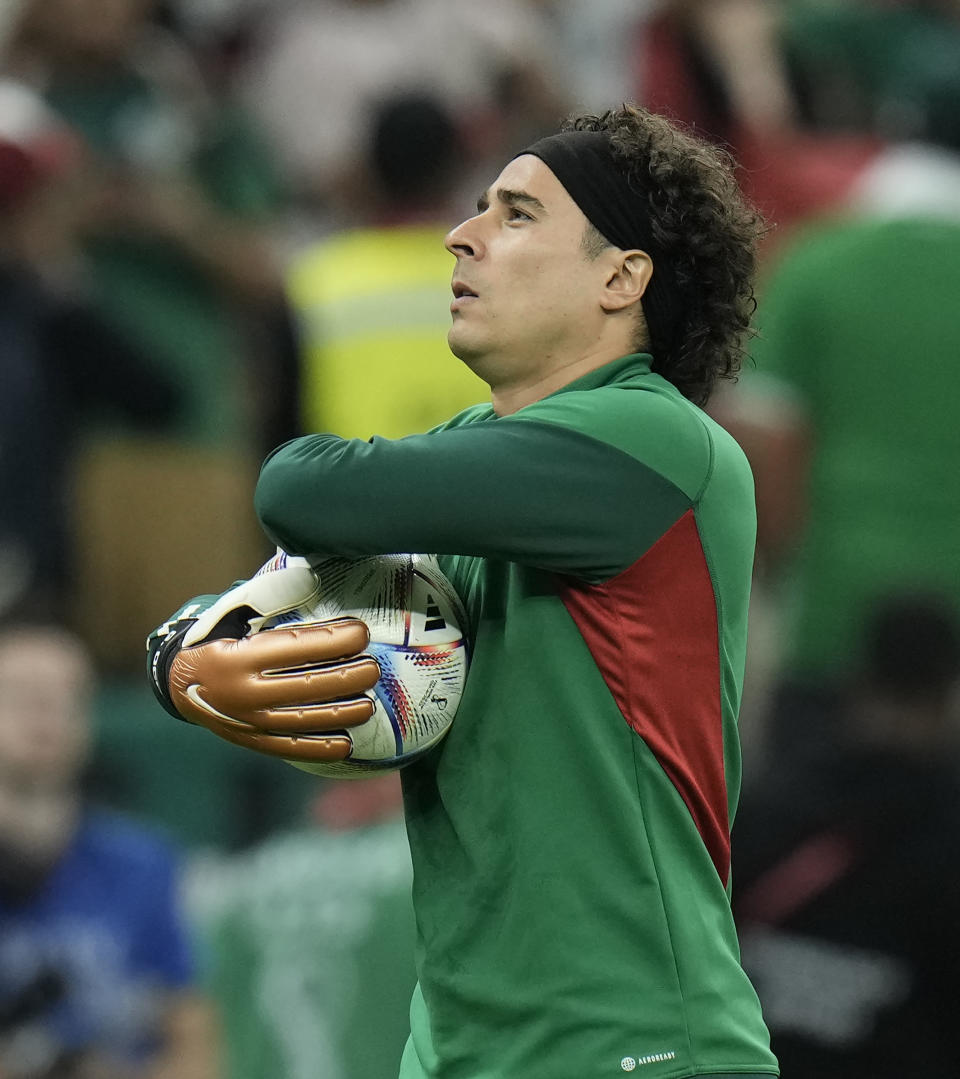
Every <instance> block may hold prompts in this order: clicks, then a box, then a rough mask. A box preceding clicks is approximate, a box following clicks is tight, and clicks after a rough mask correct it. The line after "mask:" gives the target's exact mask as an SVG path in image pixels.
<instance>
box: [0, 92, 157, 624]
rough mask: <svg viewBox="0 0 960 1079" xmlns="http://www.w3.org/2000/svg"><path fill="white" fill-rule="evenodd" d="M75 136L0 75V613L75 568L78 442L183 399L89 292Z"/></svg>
mask: <svg viewBox="0 0 960 1079" xmlns="http://www.w3.org/2000/svg"><path fill="white" fill-rule="evenodd" d="M88 180H89V177H88V176H87V175H86V163H85V160H84V155H83V152H82V147H81V145H80V142H79V140H78V139H77V138H76V137H75V136H74V135H73V133H72V132H71V131H70V130H69V128H67V127H66V126H65V125H64V124H62V123H60V122H59V121H58V120H57V119H56V117H55V116H54V115H53V113H52V112H51V111H50V110H49V109H48V108H47V107H46V106H45V105H44V104H43V102H42V100H41V99H40V98H39V97H37V96H36V95H35V94H34V93H33V92H32V91H30V90H29V89H28V88H27V87H25V86H23V85H22V84H19V83H17V82H14V81H13V80H9V79H7V80H0V384H2V385H3V393H2V394H0V611H3V610H4V609H6V608H7V607H9V606H10V605H12V604H13V603H15V602H16V600H17V598H18V597H19V596H20V595H22V594H23V593H25V592H26V591H28V590H31V589H32V590H34V591H37V590H39V589H40V587H41V585H42V586H43V587H44V588H45V589H46V590H47V591H48V592H50V593H52V594H53V595H55V596H56V597H57V599H58V601H59V602H60V603H61V604H62V602H63V594H64V593H65V592H66V591H68V588H69V581H70V580H71V578H72V574H73V572H74V571H75V569H76V559H75V551H74V545H73V535H72V528H71V514H70V497H69V495H70V490H71V483H72V479H73V470H72V466H73V458H74V454H75V452H76V448H77V436H78V434H79V431H80V429H81V428H82V426H83V424H84V423H86V422H89V421H90V419H91V417H92V416H94V415H97V414H104V413H112V415H113V416H114V417H117V418H123V419H126V420H128V421H130V422H131V423H133V424H135V425H137V426H139V427H151V426H152V427H156V426H157V425H159V424H162V423H163V422H165V421H168V420H169V419H170V417H171V415H172V413H173V412H174V409H175V406H176V403H177V396H176V392H175V390H174V387H173V385H172V383H171V381H170V379H169V378H167V377H165V376H164V375H163V373H162V372H160V371H157V370H155V368H154V367H153V366H152V365H151V364H150V363H149V361H148V360H147V359H146V358H145V357H144V356H143V355H142V353H141V352H140V351H139V350H137V349H136V348H135V347H134V346H133V345H132V344H131V342H130V341H129V339H127V338H126V337H125V336H124V335H123V334H121V333H118V332H117V331H116V330H115V329H114V328H113V327H112V326H111V325H110V324H109V323H107V322H106V321H105V320H104V319H103V318H102V317H101V316H100V314H99V312H98V311H97V310H96V308H95V307H94V306H93V305H92V303H91V301H90V297H89V296H88V295H87V294H86V293H85V292H84V291H83V288H82V270H81V267H80V265H79V264H78V243H79V235H80V231H81V229H82V228H83V226H84V224H85V221H86V215H87V213H88V212H89V208H90V202H91V192H90V185H89V182H88Z"/></svg>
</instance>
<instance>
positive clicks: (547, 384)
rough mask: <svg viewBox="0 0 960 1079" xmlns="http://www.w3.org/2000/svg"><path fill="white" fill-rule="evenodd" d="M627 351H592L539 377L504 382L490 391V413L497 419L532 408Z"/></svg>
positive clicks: (554, 367) (628, 350)
mask: <svg viewBox="0 0 960 1079" xmlns="http://www.w3.org/2000/svg"><path fill="white" fill-rule="evenodd" d="M629 352H630V349H629V348H624V350H623V351H622V352H610V351H608V350H602V351H601V350H596V351H593V352H590V353H587V354H586V355H581V356H579V357H577V358H576V359H573V360H570V361H569V362H567V363H558V364H554V365H552V366H551V367H550V368H549V370H548V371H547V372H546V373H544V374H542V375H541V376H539V377H531V378H527V379H524V380H522V381H519V382H515V383H507V384H503V383H501V384H500V385H497V386H491V388H490V400H491V402H492V404H493V411H494V412H495V413H496V414H497V415H498V416H512V415H513V413H514V412H519V410H520V409H521V408H526V407H527V405H532V404H533V403H534V402H535V401H542V400H543V398H544V397H549V396H550V395H551V394H552V393H556V392H557V390H562V389H563V387H564V386H569V385H570V383H571V382H576V381H577V379H578V378H583V376H584V375H588V374H590V372H591V371H596V370H597V368H599V367H603V366H605V365H606V364H608V363H612V362H613V361H614V360H617V359H619V358H620V357H621V356H626V355H627V354H628V353H629Z"/></svg>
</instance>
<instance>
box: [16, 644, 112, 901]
mask: <svg viewBox="0 0 960 1079" xmlns="http://www.w3.org/2000/svg"><path fill="white" fill-rule="evenodd" d="M93 684H94V681H93V669H92V666H91V662H90V658H89V656H88V654H87V651H86V649H85V647H84V646H83V644H82V643H81V641H80V640H79V639H78V638H77V637H75V636H74V635H73V634H71V633H70V632H69V631H67V630H66V629H64V628H62V627H60V626H57V625H54V624H40V623H37V624H35V625H31V624H29V623H11V624H7V625H5V626H3V627H2V628H0V893H2V894H4V895H5V896H9V895H11V894H14V895H20V894H23V893H25V892H29V891H30V890H31V889H32V888H33V887H35V886H36V885H37V884H38V883H39V881H40V880H42V879H43V877H44V876H45V875H46V874H47V873H48V872H49V871H50V869H51V868H52V866H53V865H54V863H55V862H56V860H57V859H58V858H59V857H60V855H61V853H62V852H63V850H64V848H65V847H66V845H67V843H68V842H69V840H70V838H71V836H72V834H73V830H74V828H75V825H76V820H77V814H78V811H79V804H80V775H81V771H82V769H83V767H84V764H85V763H86V759H87V754H88V752H89V748H90V739H91V730H90V711H89V709H90V703H91V693H92V690H93Z"/></svg>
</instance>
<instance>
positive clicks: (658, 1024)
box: [153, 106, 777, 1079]
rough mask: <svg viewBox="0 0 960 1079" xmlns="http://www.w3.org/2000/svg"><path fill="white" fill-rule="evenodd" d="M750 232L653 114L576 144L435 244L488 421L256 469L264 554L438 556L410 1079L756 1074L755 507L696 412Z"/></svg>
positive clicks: (608, 117) (345, 700)
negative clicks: (751, 802) (742, 950)
mask: <svg viewBox="0 0 960 1079" xmlns="http://www.w3.org/2000/svg"><path fill="white" fill-rule="evenodd" d="M761 227H762V223H761V221H760V220H759V218H758V217H757V215H756V214H755V213H754V212H753V211H752V210H751V209H750V208H749V207H747V206H746V205H745V204H744V202H743V200H742V198H741V196H740V193H739V191H738V188H737V185H736V183H735V181H734V178H733V173H732V169H731V166H730V162H729V161H728V160H726V158H725V157H724V155H723V154H721V153H720V152H718V151H717V150H715V149H713V148H711V147H709V146H707V145H706V144H704V143H702V142H700V141H699V140H697V139H695V138H693V137H692V136H690V135H689V134H687V133H685V132H683V131H681V130H680V129H678V128H676V127H674V126H672V125H671V124H670V123H668V122H667V121H665V120H664V119H663V118H661V117H658V116H655V115H652V114H650V113H648V112H646V111H644V110H642V109H639V108H635V107H627V106H624V107H623V108H620V109H617V110H613V111H611V112H608V113H606V114H605V115H603V116H593V117H580V118H578V119H576V120H574V121H572V122H569V123H568V124H566V125H565V126H564V129H563V130H562V131H561V132H559V133H557V134H555V135H551V136H549V137H547V138H544V139H542V140H540V141H539V142H537V143H535V144H534V145H532V146H531V147H529V148H528V149H527V150H525V151H523V152H522V153H520V154H519V155H517V156H516V157H515V158H514V159H513V160H512V161H510V162H509V163H508V164H507V166H506V167H505V168H504V170H503V171H502V172H501V174H500V175H499V177H497V179H496V180H495V181H494V182H493V184H492V185H491V186H490V188H489V189H488V190H487V191H486V192H484V194H483V195H482V196H481V198H480V200H479V203H478V207H477V213H476V215H475V216H473V217H471V218H470V219H469V220H467V221H464V222H463V223H462V224H460V225H458V226H457V227H456V228H455V229H453V230H452V231H451V232H450V233H449V234H448V236H447V240H446V243H447V247H448V249H449V250H450V252H451V253H452V254H453V255H454V256H455V258H456V267H455V269H454V271H453V295H454V299H453V303H452V304H451V310H452V315H453V324H452V327H451V329H450V332H449V338H448V339H449V343H450V347H451V349H452V351H453V352H454V353H455V355H457V356H458V357H460V358H461V359H462V360H463V361H464V362H465V363H466V364H468V365H469V366H470V367H471V369H472V370H474V371H475V372H476V373H477V374H479V375H480V376H481V377H482V378H483V379H484V380H485V381H486V382H487V383H488V384H489V386H490V388H491V395H492V402H491V404H490V405H478V406H475V407H474V408H471V409H468V410H467V411H465V412H463V413H461V414H460V415H458V416H456V417H455V418H454V419H452V420H451V421H449V422H448V423H447V424H445V425H444V426H442V427H441V428H438V429H436V430H434V431H431V432H429V433H427V434H424V435H416V436H413V437H409V438H405V439H400V440H398V441H389V440H384V439H379V438H373V439H371V440H370V441H369V442H365V441H361V440H352V441H347V440H344V439H341V438H338V437H337V436H336V435H333V434H314V435H309V436H307V437H305V438H301V439H297V440H295V441H293V442H291V443H288V444H287V445H285V446H283V447H281V448H280V449H279V450H277V451H276V452H275V453H274V454H273V455H272V456H271V457H270V458H269V459H268V460H267V462H266V464H265V465H264V468H263V471H262V473H261V477H260V481H259V484H258V487H257V492H256V507H257V510H258V513H259V515H260V519H261V521H262V523H263V525H264V528H265V530H266V531H267V533H268V535H269V536H270V537H271V538H272V539H273V540H274V541H275V542H277V543H278V544H279V545H280V546H281V547H282V548H284V549H285V550H286V551H289V552H292V553H295V554H302V555H314V554H325V555H340V556H346V557H360V556H366V555H374V554H379V553H385V552H391V551H421V552H434V553H438V554H439V555H440V556H441V559H440V560H441V565H442V566H443V568H444V571H445V572H446V573H447V575H448V576H449V577H450V579H451V580H452V581H453V583H454V585H455V586H456V588H457V590H458V591H459V593H460V595H461V597H462V598H463V600H464V602H465V604H466V607H467V610H468V613H469V621H470V632H471V638H472V647H473V652H472V663H471V670H470V675H469V678H468V681H467V687H466V691H465V694H464V697H463V701H462V705H461V707H460V710H459V712H458V714H457V717H456V720H455V722H454V724H453V726H452V728H451V730H450V733H449V735H448V736H447V738H446V739H445V741H444V742H443V743H441V745H440V746H439V747H437V748H436V749H435V750H433V751H431V752H430V753H429V754H428V755H427V756H426V757H424V758H421V759H420V760H419V761H417V762H415V763H413V764H411V765H410V766H409V767H408V768H406V769H405V770H404V772H403V780H404V797H405V812H406V820H407V829H408V834H409V839H410V845H411V850H412V854H413V863H414V872H415V883H414V901H415V904H416V910H417V922H418V934H419V953H418V975H419V986H418V989H417V991H416V993H415V996H414V1000H413V1004H412V1009H411V1022H412V1034H411V1038H410V1040H409V1042H408V1043H407V1047H406V1051H405V1053H404V1056H403V1061H402V1063H401V1068H400V1074H401V1076H402V1079H607V1077H612V1076H615V1075H620V1074H622V1073H624V1072H631V1071H634V1070H642V1072H643V1074H644V1076H659V1077H661V1079H680V1077H689V1076H698V1077H701V1079H703V1077H705V1076H719V1075H721V1074H722V1075H724V1076H729V1075H740V1076H754V1077H759V1076H761V1075H775V1074H777V1063H776V1060H775V1058H774V1057H773V1055H772V1054H771V1052H770V1048H769V1038H768V1035H767V1031H766V1028H765V1026H764V1023H763V1020H762V1017H761V1014H760V1007H759V1004H758V1001H757V998H756V995H755V993H754V991H753V989H752V987H751V986H750V984H749V982H748V980H747V978H746V977H745V975H744V973H743V971H742V969H741V966H740V961H739V953H738V946H737V941H736V936H735V932H734V926H733V919H732V917H731V912H730V903H729V898H728V893H729V883H730V882H729V865H730V826H731V820H732V817H733V813H734V808H735V806H736V802H737V798H738V792H739V782H740V754H739V744H738V739H737V728H736V723H737V710H738V706H739V700H740V689H741V682H742V677H743V667H744V652H745V641H746V622H747V601H748V595H749V588H750V577H751V567H752V559H753V548H754V535H755V515H754V502H753V486H752V480H751V476H750V471H749V468H748V466H747V464H746V461H745V459H744V457H743V455H742V453H741V452H740V450H739V448H738V447H737V445H736V444H735V443H734V441H733V440H732V439H731V438H730V437H729V436H728V435H727V434H726V433H725V432H724V431H723V430H722V429H721V428H720V427H719V426H718V425H716V424H715V423H714V422H712V421H711V420H710V418H709V417H708V416H707V415H706V414H705V413H704V412H703V411H702V410H701V408H700V407H698V406H699V405H702V404H703V403H704V402H705V401H706V399H707V397H708V396H709V393H710V390H711V388H712V387H713V385H714V383H715V381H716V380H717V379H718V378H720V377H723V376H728V375H730V374H732V373H733V372H734V371H735V370H736V369H737V366H738V361H739V355H740V353H739V348H740V340H741V337H742V335H743V334H744V332H745V331H746V330H747V327H748V323H749V319H750V315H751V313H752V308H753V294H752V283H751V282H752V275H753V269H754V245H755V242H756V239H757V237H758V234H759V232H760V230H761ZM358 392H360V391H358ZM367 392H371V393H373V392H375V388H374V387H370V388H368V390H367ZM265 576H266V577H267V578H269V577H270V576H271V575H269V574H267V575H265ZM273 576H276V575H273ZM228 595H229V594H228ZM248 595H249V592H244V590H243V589H241V590H240V591H238V593H237V596H238V599H237V604H236V606H237V607H238V609H239V608H240V607H241V605H242V603H243V602H245V600H244V599H243V597H244V596H248ZM221 602H222V601H221ZM226 605H227V606H229V599H228V600H227V604H226ZM248 614H249V610H248ZM187 624H189V622H188V623H187ZM179 625H180V626H181V627H182V626H183V623H179ZM178 632H180V633H181V637H180V640H182V628H181V630H179V631H178V630H177V628H176V625H175V626H174V627H173V628H172V629H171V631H170V632H169V633H167V634H166V635H165V636H161V637H160V638H156V639H155V644H154V646H153V653H154V656H155V663H154V665H153V671H154V677H155V681H156V683H157V685H158V690H159V692H160V695H161V697H162V698H163V699H164V700H165V701H166V703H167V704H168V705H171V706H172V705H173V704H175V705H176V706H177V707H179V708H180V711H181V714H183V715H184V716H185V717H187V718H190V719H193V720H194V721H197V722H201V723H202V724H203V725H205V726H208V727H210V728H211V729H212V730H214V731H215V732H217V733H220V734H222V735H224V736H228V737H230V738H231V739H232V740H234V741H240V742H246V744H248V745H250V746H251V748H255V749H260V750H262V751H264V752H273V753H276V754H277V755H278V756H283V757H287V758H290V759H294V760H295V759H298V757H300V759H305V758H306V757H307V756H310V757H312V759H316V757H317V754H318V752H319V750H318V746H322V745H323V744H324V738H325V735H324V732H323V731H322V730H317V723H316V722H312V723H311V724H304V725H303V727H302V728H301V729H299V730H297V731H294V732H293V733H294V734H295V736H296V737H294V738H291V737H290V734H289V733H288V734H282V733H277V732H276V731H271V730H263V731H259V730H255V729H253V728H248V729H247V730H246V731H245V730H244V729H243V728H241V727H239V726H238V725H237V724H235V723H232V722H231V721H230V719H229V711H228V710H227V711H226V712H225V713H224V716H223V717H222V718H220V719H218V718H217V717H215V716H212V715H211V712H210V711H209V710H208V711H203V710H201V709H200V708H198V707H196V706H195V702H194V704H193V705H192V704H191V702H190V701H189V700H188V699H187V698H186V696H184V695H183V694H179V695H177V694H175V696H174V699H173V701H172V702H171V697H170V678H169V676H170V672H171V670H172V671H173V673H174V674H175V675H176V674H177V672H178V671H180V673H181V674H182V672H183V669H184V667H185V666H188V667H189V668H190V671H191V677H190V679H189V681H192V682H194V683H197V684H198V685H199V686H200V689H199V690H198V692H199V693H200V695H201V696H204V697H205V698H206V701H207V702H208V705H210V706H212V707H213V708H214V709H218V702H222V701H223V700H225V699H226V698H224V697H223V696H222V695H218V693H219V691H218V690H217V687H216V683H217V674H218V667H219V663H220V657H221V656H222V655H223V654H224V649H226V648H233V649H236V648H237V647H240V648H245V649H247V650H248V651H249V650H251V649H253V648H256V647H257V644H256V638H255V637H252V638H247V639H244V640H240V641H239V643H238V642H237V641H235V640H234V641H229V642H227V641H222V640H221V641H218V640H213V639H212V638H209V639H207V643H204V642H203V641H201V642H200V643H199V644H195V645H193V646H192V647H187V648H180V647H179V643H178V641H177V633H178ZM297 632H298V633H299V634H300V635H301V638H302V635H303V633H304V631H297ZM333 632H334V631H333V630H331V629H330V628H329V627H326V628H323V629H321V630H319V631H318V635H320V636H323V635H325V637H324V639H327V640H329V639H330V638H331V637H332V635H333ZM300 643H301V645H302V644H303V639H301V642H300ZM351 648H352V651H353V653H354V655H352V656H348V655H345V653H346V652H347V651H350V650H351ZM351 648H347V647H344V648H343V649H341V650H340V651H339V652H335V651H331V649H329V648H327V647H326V646H324V645H323V644H318V645H317V653H316V657H315V658H325V659H326V660H328V661H329V662H330V663H331V664H332V665H333V669H334V670H335V671H336V669H337V667H338V665H339V667H340V669H341V670H342V672H343V678H342V680H341V682H340V683H339V687H340V688H338V689H336V690H333V691H332V692H330V691H328V692H327V693H326V694H325V695H324V694H321V696H326V698H327V699H328V700H329V699H330V698H333V702H334V703H335V705H336V708H337V710H338V714H337V715H335V716H332V718H331V720H330V735H329V757H330V759H334V758H336V757H338V756H339V757H342V756H343V754H344V752H347V751H348V749H346V750H345V749H344V748H343V747H344V744H345V743H347V740H346V739H344V738H343V737H342V734H343V731H342V728H343V727H344V716H345V715H346V716H348V717H350V716H355V717H356V721H357V722H359V721H360V720H362V719H363V718H365V717H366V715H368V714H369V713H368V712H366V711H364V710H363V709H362V708H358V707H357V706H358V704H362V701H363V699H364V698H363V697H362V693H361V691H362V690H363V689H365V688H369V687H370V686H372V684H373V683H374V681H375V680H376V677H377V672H376V670H372V671H369V672H368V673H367V672H365V671H364V665H363V663H362V662H361V661H359V660H358V659H357V655H356V649H357V646H356V644H355V643H354V644H353V645H352V646H351ZM374 667H375V665H374ZM358 672H359V673H358ZM175 681H177V679H175ZM180 681H182V680H180ZM222 681H223V679H222V678H221V679H220V682H221V683H222ZM310 681H311V679H310V678H309V677H308V676H305V677H304V679H303V682H304V684H303V687H302V696H301V697H299V698H298V704H300V705H307V704H310V703H312V702H315V701H316V699H317V697H316V691H315V689H313V688H311V686H310V685H309V684H308V683H309V682H310ZM312 681H313V682H314V683H315V681H316V680H315V679H313V680H312ZM325 684H326V685H329V682H326V683H325ZM351 687H352V688H351ZM278 703H279V702H278ZM286 703H287V704H289V703H290V699H289V698H288V699H287V701H286ZM224 709H228V706H227V705H226V704H220V706H219V710H220V711H223V710H224ZM290 722H291V725H294V726H295V718H291V720H290ZM337 729H339V730H340V735H339V736H337V735H336V734H334V733H333V732H334V731H335V730H337ZM347 745H348V743H347ZM372 1021H375V1018H374V1017H372Z"/></svg>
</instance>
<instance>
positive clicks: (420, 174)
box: [290, 96, 486, 438]
mask: <svg viewBox="0 0 960 1079" xmlns="http://www.w3.org/2000/svg"><path fill="white" fill-rule="evenodd" d="M364 163H365V166H366V170H365V172H364V173H363V174H362V176H360V177H358V183H357V185H356V188H355V193H354V195H353V203H352V205H353V207H354V208H355V213H356V214H357V216H358V217H360V218H366V219H367V220H368V221H370V224H369V226H367V227H364V228H354V229H350V230H346V231H343V232H341V233H338V234H335V235H334V236H332V237H330V238H329V239H327V240H325V241H323V242H321V243H319V244H317V245H315V246H314V247H312V248H308V249H307V250H306V251H305V252H304V253H303V254H302V255H301V256H300V257H299V258H297V259H296V260H295V261H294V262H293V265H292V266H291V270H290V295H291V299H292V303H293V307H294V309H295V310H296V311H297V313H298V316H299V323H300V328H301V344H302V350H303V365H304V366H303V374H302V378H301V383H302V387H303V405H304V410H303V418H304V425H305V427H306V428H307V429H308V430H312V431H335V432H336V433H337V434H339V435H341V436H343V437H345V438H369V437H370V435H371V434H372V433H373V432H374V431H376V432H377V433H378V434H380V435H384V436H386V437H388V438H399V437H401V436H403V435H408V434H413V433H415V432H418V431H425V430H428V429H429V428H430V427H432V426H434V425H435V424H438V423H440V422H442V421H443V420H444V419H446V418H449V417H450V416H452V415H454V414H456V413H457V412H459V411H460V410H461V409H463V408H466V407H467V406H468V405H472V404H476V402H477V401H478V400H481V399H483V398H484V396H485V390H486V387H485V386H484V385H483V384H482V383H481V382H480V380H479V379H478V378H477V377H476V376H475V375H474V374H473V373H472V372H471V371H469V370H468V368H466V367H465V366H464V365H463V364H462V363H461V362H460V361H459V360H457V359H455V358H454V356H453V355H452V354H451V353H450V350H449V349H448V348H447V345H446V330H447V327H448V326H449V322H450V301H451V298H452V296H451V292H450V281H451V274H452V271H453V262H452V260H451V258H450V255H449V253H448V252H447V250H446V248H445V247H444V245H443V237H444V235H445V233H446V232H447V231H448V229H449V227H450V221H451V220H455V219H456V210H455V209H454V208H453V207H452V205H451V202H452V198H453V192H454V191H456V190H457V181H458V180H459V179H460V178H461V176H462V174H463V170H464V164H465V162H464V151H463V147H462V145H461V140H460V136H459V133H458V131H457V129H456V127H455V125H454V123H453V120H452V118H451V117H450V116H449V115H448V114H447V112H446V111H445V110H444V109H443V108H441V107H440V106H439V105H438V104H436V103H435V102H434V101H433V100H432V99H431V98H429V97H420V96H412V97H402V98H396V99H392V100H390V101H388V102H387V103H385V104H384V105H383V106H382V108H381V109H380V110H379V112H378V113H377V114H376V117H375V121H374V123H373V125H372V130H371V131H370V134H369V137H368V146H367V151H366V159H365V162H364ZM364 385H374V386H376V387H377V388H378V392H377V394H376V395H373V396H371V395H370V394H365V393H363V392H362V387H363V386H364Z"/></svg>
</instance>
